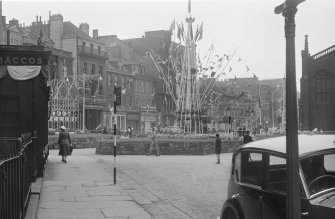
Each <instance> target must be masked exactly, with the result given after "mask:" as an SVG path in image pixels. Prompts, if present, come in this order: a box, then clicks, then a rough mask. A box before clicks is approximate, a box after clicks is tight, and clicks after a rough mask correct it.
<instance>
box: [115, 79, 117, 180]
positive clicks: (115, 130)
mask: <svg viewBox="0 0 335 219" xmlns="http://www.w3.org/2000/svg"><path fill="white" fill-rule="evenodd" d="M115 88H116V86H115ZM116 120H117V115H116V101H115V102H114V184H116Z"/></svg>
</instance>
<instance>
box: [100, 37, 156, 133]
mask: <svg viewBox="0 0 335 219" xmlns="http://www.w3.org/2000/svg"><path fill="white" fill-rule="evenodd" d="M97 38H98V39H99V40H100V41H102V42H104V44H105V46H106V49H107V51H108V54H109V59H108V62H107V69H106V74H107V86H106V90H107V93H108V96H107V100H108V105H109V106H110V107H112V106H113V101H114V95H113V91H114V86H115V85H116V86H117V87H121V89H122V94H121V106H118V107H117V116H116V117H117V121H116V124H117V128H118V129H119V130H121V131H125V130H126V129H127V128H128V127H132V128H133V130H134V132H135V133H147V132H149V130H150V129H151V128H152V127H154V126H157V118H158V113H157V112H156V104H155V101H154V90H155V89H154V87H155V84H154V80H153V79H152V77H150V75H148V73H147V69H146V68H145V65H144V62H145V59H146V57H144V56H141V55H140V54H138V53H137V52H136V51H135V49H134V48H132V47H131V46H129V45H127V44H126V43H124V42H123V41H122V40H120V39H118V38H117V36H115V35H109V36H98V37H97ZM104 121H105V123H104V126H105V127H107V128H108V129H111V128H112V126H113V124H114V111H113V109H112V108H111V110H110V113H109V114H108V115H106V117H105V119H104Z"/></svg>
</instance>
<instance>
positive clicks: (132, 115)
mask: <svg viewBox="0 0 335 219" xmlns="http://www.w3.org/2000/svg"><path fill="white" fill-rule="evenodd" d="M127 120H140V116H139V115H138V114H129V113H128V114H127Z"/></svg>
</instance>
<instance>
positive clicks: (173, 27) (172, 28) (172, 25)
mask: <svg viewBox="0 0 335 219" xmlns="http://www.w3.org/2000/svg"><path fill="white" fill-rule="evenodd" d="M175 23H176V19H175V18H174V19H173V21H172V24H171V25H170V31H171V32H172V31H173V30H174V29H175V28H176V24H175Z"/></svg>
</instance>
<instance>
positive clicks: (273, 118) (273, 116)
mask: <svg viewBox="0 0 335 219" xmlns="http://www.w3.org/2000/svg"><path fill="white" fill-rule="evenodd" d="M271 107H272V109H271V111H272V128H274V127H275V115H274V113H273V91H272V104H271Z"/></svg>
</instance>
